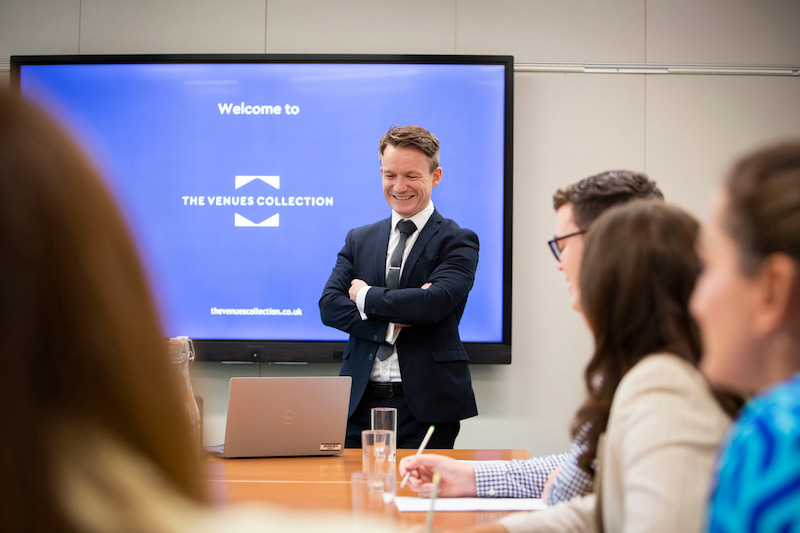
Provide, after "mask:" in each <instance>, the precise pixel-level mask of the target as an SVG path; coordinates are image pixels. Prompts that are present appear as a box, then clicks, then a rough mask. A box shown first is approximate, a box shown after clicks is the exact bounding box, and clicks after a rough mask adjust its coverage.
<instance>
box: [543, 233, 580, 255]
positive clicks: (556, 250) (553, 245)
mask: <svg viewBox="0 0 800 533" xmlns="http://www.w3.org/2000/svg"><path fill="white" fill-rule="evenodd" d="M584 233H586V230H585V229H582V230H579V231H575V232H573V233H567V234H566V235H562V236H561V237H556V238H554V239H550V240H549V241H547V244H548V245H549V246H550V251H551V252H553V255H554V256H555V258H556V261H561V252H562V251H563V249H562V248H561V246H559V244H558V242H559V241H563V240H564V239H569V238H570V237H574V236H575V235H583V234H584Z"/></svg>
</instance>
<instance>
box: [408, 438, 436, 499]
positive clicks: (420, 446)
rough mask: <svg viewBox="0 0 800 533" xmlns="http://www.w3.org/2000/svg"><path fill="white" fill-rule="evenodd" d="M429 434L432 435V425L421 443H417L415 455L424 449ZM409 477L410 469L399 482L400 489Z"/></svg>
mask: <svg viewBox="0 0 800 533" xmlns="http://www.w3.org/2000/svg"><path fill="white" fill-rule="evenodd" d="M431 435H433V426H431V427H429V428H428V432H427V433H425V438H424V439H422V444H420V445H419V449H418V450H417V453H416V454H415V455H419V454H421V453H422V451H423V450H424V449H425V446H427V445H428V441H429V440H431ZM409 477H411V470H409V471H408V472H406V475H405V476H403V481H402V483H400V488H401V489H402V488H403V487H405V486H406V483H408V478H409Z"/></svg>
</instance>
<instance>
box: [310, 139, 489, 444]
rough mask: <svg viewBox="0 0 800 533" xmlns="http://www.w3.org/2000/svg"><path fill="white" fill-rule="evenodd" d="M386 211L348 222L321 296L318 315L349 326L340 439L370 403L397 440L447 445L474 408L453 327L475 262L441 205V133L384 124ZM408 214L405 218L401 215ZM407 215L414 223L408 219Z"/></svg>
mask: <svg viewBox="0 0 800 533" xmlns="http://www.w3.org/2000/svg"><path fill="white" fill-rule="evenodd" d="M379 156H380V160H381V176H382V179H383V193H384V196H385V197H386V201H387V202H388V203H389V206H390V207H391V208H392V215H391V217H390V218H387V219H384V220H381V221H379V222H376V223H374V224H371V225H368V226H362V227H360V228H355V229H353V230H351V231H350V232H349V233H348V234H347V237H346V238H345V245H344V247H343V248H342V250H341V251H340V252H339V256H338V259H337V261H336V266H335V267H334V269H333V273H332V274H331V277H330V279H328V282H327V284H326V285H325V289H324V290H323V293H322V297H321V298H320V301H319V306H320V313H321V316H322V321H323V323H325V324H326V325H328V326H331V327H334V328H337V329H340V330H342V331H345V332H347V333H349V334H350V339H349V340H348V342H347V347H346V348H345V351H344V356H343V359H344V360H343V363H342V371H341V374H342V375H346V376H351V377H352V378H353V386H352V390H351V394H350V412H349V418H348V423H347V440H346V445H347V446H348V447H356V448H357V447H360V446H361V431H362V430H363V429H368V428H369V427H370V409H371V408H372V407H395V408H396V409H397V412H398V422H397V429H398V436H397V446H398V448H416V447H417V446H419V444H420V443H421V442H422V439H423V437H424V435H425V432H426V431H427V429H428V427H429V426H430V425H431V424H433V425H435V426H436V429H435V431H434V433H433V437H432V438H431V441H430V442H429V443H428V447H429V448H452V447H453V444H454V443H455V438H456V436H457V435H458V431H459V429H460V422H459V421H460V420H462V419H464V418H468V417H471V416H475V415H477V414H478V410H477V407H476V404H475V395H474V394H473V392H472V383H471V380H470V374H469V367H468V362H469V358H468V356H467V353H466V351H465V350H464V346H463V345H462V343H461V339H460V337H459V334H458V323H459V321H460V320H461V315H462V314H463V312H464V306H465V305H466V303H467V295H468V294H469V291H470V289H471V288H472V284H473V281H474V279H475V269H476V268H477V265H478V236H477V235H476V234H475V233H474V232H472V231H470V230H468V229H462V228H460V227H459V226H458V224H456V223H455V222H454V221H452V220H450V219H446V218H444V217H442V215H440V214H439V212H438V211H436V209H435V208H434V206H433V203H432V202H431V191H432V190H433V188H435V187H436V186H437V185H439V182H440V181H441V178H442V169H441V167H439V140H438V139H437V138H436V137H435V136H434V135H433V134H431V133H430V132H428V131H427V130H425V129H424V128H421V127H418V126H404V127H395V128H392V129H390V130H389V131H388V132H387V133H386V134H385V135H384V136H383V138H382V139H381V142H380V145H379ZM408 221H410V223H409V222H408ZM412 223H413V224H412Z"/></svg>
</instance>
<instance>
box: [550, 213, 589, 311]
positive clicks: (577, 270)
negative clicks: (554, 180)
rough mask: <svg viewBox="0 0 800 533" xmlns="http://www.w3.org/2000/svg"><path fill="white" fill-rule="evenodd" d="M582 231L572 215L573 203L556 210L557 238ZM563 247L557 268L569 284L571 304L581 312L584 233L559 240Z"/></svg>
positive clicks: (560, 245)
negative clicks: (580, 283)
mask: <svg viewBox="0 0 800 533" xmlns="http://www.w3.org/2000/svg"><path fill="white" fill-rule="evenodd" d="M577 231H580V228H579V227H578V226H576V225H575V221H574V219H573V217H572V204H571V203H568V204H564V205H562V206H561V207H559V208H558V211H556V227H555V233H554V235H555V238H556V239H557V238H558V237H561V236H563V235H569V234H570V233H575V232H577ZM558 245H559V247H560V248H561V259H560V260H559V261H558V262H557V263H556V268H558V269H559V270H560V271H561V272H563V273H564V275H565V277H566V278H567V283H568V284H569V294H570V305H571V306H572V308H573V309H574V310H576V311H578V312H579V313H580V312H582V310H581V290H580V285H579V282H580V277H581V260H582V259H583V235H573V236H572V237H568V238H566V239H562V240H560V241H558Z"/></svg>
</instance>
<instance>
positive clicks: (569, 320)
mask: <svg viewBox="0 0 800 533" xmlns="http://www.w3.org/2000/svg"><path fill="white" fill-rule="evenodd" d="M798 20H800V2H796V1H795V0H760V1H759V0H740V1H737V2H730V1H729V0H647V1H645V0H604V1H603V2H597V1H596V0H560V1H558V2H554V1H546V0H486V1H484V0H407V1H406V2H402V3H397V2H377V1H371V0H339V1H330V0H140V1H136V2H133V1H130V2H124V1H122V0H116V1H111V0H0V84H5V83H7V80H8V70H7V66H6V68H2V67H3V63H2V62H3V61H5V60H6V58H7V57H8V56H9V55H11V54H43V53H48V54H51V53H52V54H62V53H63V54H67V53H69V54H75V53H83V54H88V53H188V52H237V53H264V52H267V53H304V52H305V53H313V52H324V53H431V54H439V53H441V54H454V53H455V54H513V55H514V56H515V60H516V61H517V62H518V63H553V62H556V63H573V62H574V63H593V64H597V63H612V64H625V63H638V64H642V63H648V64H706V65H717V66H723V65H736V66H794V67H798V66H800V32H798V31H797V30H796V22H797V21H798ZM515 83H516V87H515V90H516V98H515V117H514V120H515V147H514V152H515V181H514V280H513V284H514V300H513V315H514V318H513V324H512V330H513V352H512V357H513V363H512V364H511V365H510V366H473V367H472V373H473V380H474V383H475V390H476V394H477V397H478V405H479V409H480V411H481V414H480V416H478V417H477V418H474V419H471V420H468V421H466V422H465V423H464V424H463V426H462V433H461V436H460V437H459V439H458V442H457V446H459V447H461V448H493V447H498V448H499V447H502V448H507V447H513V448H526V449H528V450H529V451H530V453H532V454H542V453H551V452H559V451H563V450H565V448H566V446H567V445H568V442H569V438H568V433H567V428H568V426H569V421H570V419H571V416H572V414H573V413H574V410H575V408H576V407H577V406H578V405H579V403H580V401H581V399H582V384H581V372H582V367H583V365H584V363H585V362H586V360H587V359H588V356H589V353H590V349H591V342H590V338H589V335H588V333H587V332H586V330H585V328H584V326H583V324H582V321H581V319H580V317H578V316H577V315H576V314H575V313H574V312H572V311H571V310H570V309H569V305H568V301H567V293H566V286H565V284H564V282H563V279H562V276H561V275H560V273H558V272H557V271H556V270H555V268H554V265H553V260H552V258H551V257H550V253H549V252H548V250H547V247H546V244H545V241H546V240H547V239H548V238H549V236H550V235H551V234H552V226H553V220H552V219H553V216H552V209H551V204H550V197H551V194H552V192H553V191H554V190H555V189H556V188H557V187H559V186H563V185H565V184H567V183H570V182H573V181H576V180H577V179H580V178H582V177H584V176H587V175H589V174H593V173H595V172H599V171H601V170H606V169H609V168H631V169H635V170H644V171H646V172H648V173H649V174H650V175H651V177H653V178H654V179H656V180H657V181H658V182H659V184H660V185H661V186H662V188H663V190H664V191H665V194H666V195H667V196H668V198H669V199H670V200H672V201H674V202H676V203H678V204H680V205H683V206H684V207H686V208H688V209H689V210H690V211H692V212H694V213H695V214H698V215H702V214H703V212H704V210H705V204H706V201H707V198H708V196H709V194H710V191H711V190H712V189H713V188H714V187H715V184H716V183H717V181H718V180H719V178H720V175H721V173H722V172H723V171H724V169H725V168H726V166H727V165H728V164H729V163H730V161H731V160H732V158H733V157H734V155H735V154H738V153H740V152H741V151H742V150H744V149H747V148H749V147H751V146H753V145H755V144H758V143H761V142H764V141H766V140H770V139H774V138H778V137H780V136H783V135H795V136H800V77H797V76H795V77H776V76H712V75H673V74H669V75H663V74H648V75H643V74H582V73H556V72H518V73H517V74H516V75H515ZM365 157H366V155H365ZM376 201H382V200H381V199H379V198H376ZM336 373H338V365H334V364H314V365H308V366H304V367H286V366H277V365H268V364H262V365H260V366H256V365H246V366H242V365H235V366H228V365H217V364H210V363H206V364H197V365H196V367H195V369H194V384H195V389H196V392H198V393H200V394H202V395H203V396H204V398H205V402H206V430H207V431H206V441H207V443H219V442H221V441H222V437H223V432H224V414H225V409H226V401H227V386H228V383H227V380H228V378H229V377H231V376H233V375H259V374H260V375H314V374H320V375H322V374H336Z"/></svg>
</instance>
